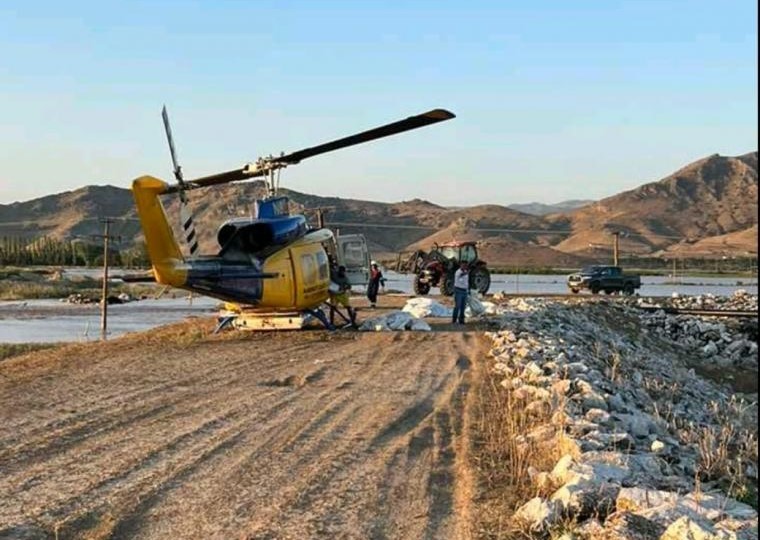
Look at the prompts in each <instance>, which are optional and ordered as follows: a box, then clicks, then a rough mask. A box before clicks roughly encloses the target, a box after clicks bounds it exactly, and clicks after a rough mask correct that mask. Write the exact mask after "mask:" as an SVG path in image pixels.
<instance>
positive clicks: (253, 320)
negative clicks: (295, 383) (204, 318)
mask: <svg viewBox="0 0 760 540" xmlns="http://www.w3.org/2000/svg"><path fill="white" fill-rule="evenodd" d="M325 309H326V310H327V311H328V313H329V316H328V315H326V314H325ZM336 315H337V318H339V319H340V320H342V322H341V321H338V322H337V324H336V321H335V319H336ZM313 320H317V321H319V323H320V324H322V326H324V327H325V328H326V329H327V330H338V329H344V328H357V325H356V312H355V311H353V310H349V309H348V308H346V309H345V310H344V309H341V308H339V307H338V306H334V305H332V304H330V303H329V302H328V303H326V304H325V306H324V309H323V307H322V306H320V307H318V308H316V309H307V310H304V311H289V312H283V311H267V310H261V309H257V308H247V307H242V306H234V305H229V304H228V305H227V308H226V309H223V310H221V311H220V312H219V316H218V317H217V321H218V322H217V326H216V328H215V329H214V333H215V334H216V333H218V332H221V331H222V330H224V329H225V328H234V329H236V330H249V331H268V330H301V329H302V328H305V327H306V326H307V325H308V324H309V323H310V322H312V321H313Z"/></svg>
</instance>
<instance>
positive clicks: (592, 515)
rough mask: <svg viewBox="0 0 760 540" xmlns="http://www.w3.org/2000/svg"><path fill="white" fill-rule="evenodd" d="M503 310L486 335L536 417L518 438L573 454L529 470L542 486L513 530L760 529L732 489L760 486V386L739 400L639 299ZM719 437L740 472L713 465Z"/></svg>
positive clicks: (632, 533)
mask: <svg viewBox="0 0 760 540" xmlns="http://www.w3.org/2000/svg"><path fill="white" fill-rule="evenodd" d="M505 307H506V311H505V312H504V315H503V323H502V329H501V330H500V331H498V332H490V333H488V336H489V337H490V339H491V340H492V342H493V348H492V350H491V355H492V356H493V358H494V364H493V370H494V371H495V372H496V373H497V375H498V376H499V377H500V378H501V385H502V386H503V387H505V388H506V389H508V391H509V392H511V395H512V397H513V398H514V399H516V400H518V403H519V407H520V410H523V411H524V414H528V415H533V416H535V418H536V420H535V422H534V428H533V429H532V431H530V432H529V433H525V434H524V435H523V436H521V437H520V440H518V441H517V442H518V444H519V445H521V446H522V447H523V448H526V449H528V450H527V452H528V453H530V452H532V451H538V449H544V450H547V449H548V451H551V450H552V449H555V450H556V449H558V448H560V449H562V453H563V454H564V455H562V456H561V458H560V459H559V460H558V461H557V462H556V463H555V465H554V466H553V467H551V468H550V469H548V470H543V471H540V470H535V469H531V471H530V475H531V481H532V482H533V484H534V486H535V490H536V493H537V494H538V495H539V496H537V497H535V498H533V499H532V500H529V501H526V502H525V504H523V505H522V506H521V507H520V508H519V509H518V510H517V511H516V513H515V515H514V516H513V523H514V524H515V526H517V527H519V528H520V529H521V530H523V531H524V532H526V533H528V534H530V535H532V536H534V537H547V538H548V537H550V535H551V537H553V538H557V537H559V534H562V535H563V536H562V538H563V539H565V540H568V539H573V538H575V539H579V538H583V539H595V538H600V539H608V540H611V539H621V540H622V539H650V538H651V539H663V540H674V539H749V538H752V539H755V538H757V537H758V536H757V512H756V511H755V510H754V509H753V508H752V507H751V506H749V505H748V504H744V503H742V502H739V501H737V500H735V499H732V498H730V497H727V496H726V495H725V491H726V490H727V489H728V488H727V486H729V487H730V486H736V485H738V484H740V483H749V484H752V483H754V484H755V485H756V483H757V426H756V422H757V394H754V395H752V396H749V399H747V396H739V397H737V395H735V394H733V393H732V392H731V391H730V389H727V388H724V387H721V386H719V385H717V384H715V383H713V382H711V381H709V380H706V379H704V378H702V377H700V376H698V375H697V374H696V373H695V372H694V370H693V369H689V366H688V363H687V361H686V360H687V359H685V358H684V356H683V353H682V352H680V351H679V350H678V347H677V346H676V345H677V344H676V343H674V342H668V343H666V342H665V340H663V339H662V338H660V337H659V336H656V335H653V334H650V333H649V332H648V331H647V329H646V328H645V327H643V325H642V324H641V320H640V317H641V313H640V311H639V310H637V309H635V308H633V307H630V306H623V305H619V304H618V305H615V304H607V303H593V304H584V305H577V304H576V305H568V304H565V303H563V302H561V301H542V300H514V301H508V302H507V304H506V306H505ZM722 442H725V443H726V444H727V446H726V448H729V449H730V450H729V452H731V455H730V458H731V459H732V460H733V461H732V467H733V470H734V473H733V474H734V475H735V476H734V477H733V479H729V478H727V477H724V474H723V473H722V472H721V470H720V466H719V465H717V464H716V461H717V460H720V459H721V458H722V454H721V451H722V449H723V446H722ZM742 444H744V445H745V446H746V448H745V449H744V451H743V452H742V451H737V452H734V451H735V450H736V449H737V448H738V447H740V446H741V445H742ZM753 445H754V450H753ZM734 454H735V455H734ZM710 460H713V462H712V463H711V462H710ZM710 467H714V470H712V469H710ZM734 482H736V483H734ZM557 531H561V532H560V533H559V534H558V533H557Z"/></svg>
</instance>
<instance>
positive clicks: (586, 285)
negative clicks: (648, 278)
mask: <svg viewBox="0 0 760 540" xmlns="http://www.w3.org/2000/svg"><path fill="white" fill-rule="evenodd" d="M567 286H568V287H569V288H570V290H571V291H572V292H574V293H578V292H580V290H581V289H588V290H590V291H591V292H592V293H594V294H599V292H600V291H604V292H605V293H607V294H612V293H615V292H621V291H622V293H623V294H625V295H632V294H633V293H634V291H635V290H636V289H638V288H639V287H641V278H640V277H639V276H636V275H633V274H626V273H624V272H623V270H622V269H621V268H620V267H619V266H588V267H586V268H584V269H583V270H581V271H580V272H578V273H577V274H572V275H570V276H568V277H567Z"/></svg>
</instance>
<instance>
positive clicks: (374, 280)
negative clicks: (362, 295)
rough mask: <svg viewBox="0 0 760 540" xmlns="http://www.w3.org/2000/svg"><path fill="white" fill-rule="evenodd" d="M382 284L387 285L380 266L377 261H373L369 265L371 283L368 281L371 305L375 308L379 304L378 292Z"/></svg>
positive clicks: (368, 295) (368, 294)
mask: <svg viewBox="0 0 760 540" xmlns="http://www.w3.org/2000/svg"><path fill="white" fill-rule="evenodd" d="M380 285H382V286H383V287H385V278H384V277H383V273H382V272H381V271H380V268H379V267H378V266H377V263H376V262H375V261H372V262H371V263H370V265H369V283H367V298H368V299H369V307H371V308H373V309H374V308H375V304H377V293H378V291H379V289H380Z"/></svg>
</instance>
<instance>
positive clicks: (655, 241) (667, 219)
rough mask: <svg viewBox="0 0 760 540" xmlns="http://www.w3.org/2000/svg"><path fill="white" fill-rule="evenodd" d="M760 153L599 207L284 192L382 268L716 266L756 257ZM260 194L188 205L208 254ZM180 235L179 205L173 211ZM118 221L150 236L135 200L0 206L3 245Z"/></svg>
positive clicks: (123, 195) (67, 197)
mask: <svg viewBox="0 0 760 540" xmlns="http://www.w3.org/2000/svg"><path fill="white" fill-rule="evenodd" d="M757 159H758V156H757V152H751V153H748V154H744V155H741V156H736V157H730V156H720V155H717V154H715V155H712V156H709V157H706V158H703V159H700V160H698V161H695V162H693V163H690V164H688V165H686V166H685V167H683V168H681V169H679V170H678V171H676V172H674V173H673V174H671V175H669V176H667V177H665V178H663V179H661V180H657V181H654V182H651V183H647V184H644V185H642V186H640V187H637V188H635V189H632V190H629V191H625V192H622V193H619V194H617V195H614V196H612V197H607V198H605V199H602V200H599V201H583V200H581V201H567V202H565V203H559V204H558V205H543V204H540V203H531V204H528V205H511V206H510V207H508V206H500V205H495V204H492V205H478V206H470V207H463V208H446V207H443V206H439V205H436V204H434V203H432V202H429V201H425V200H420V199H415V200H411V201H403V202H398V203H383V202H374V201H362V200H355V199H344V198H339V197H321V196H318V195H310V194H306V193H299V192H296V191H291V190H287V189H282V190H281V192H282V194H285V195H288V196H289V197H290V200H291V205H292V207H293V210H295V211H302V212H304V213H305V214H306V215H307V217H308V218H309V219H310V220H311V221H312V222H314V221H315V219H316V217H315V213H314V210H315V209H317V208H322V209H324V212H325V216H326V222H327V225H328V226H330V227H332V228H334V229H338V230H339V231H340V232H341V233H344V234H347V233H353V232H361V233H363V234H364V235H365V236H366V237H367V239H368V242H369V245H370V249H371V250H372V253H373V256H374V257H376V258H391V257H394V256H395V254H396V253H397V252H399V251H407V250H413V249H418V248H422V249H428V248H429V247H430V246H431V245H432V244H433V242H438V243H442V242H447V241H451V240H473V241H477V242H478V243H479V250H480V252H481V256H482V258H484V259H485V260H487V261H488V262H489V263H493V264H497V265H500V266H516V267H526V268H527V267H537V266H563V267H572V266H577V265H579V264H585V263H587V262H590V261H597V260H598V261H607V260H609V253H610V250H611V245H612V233H613V232H619V233H620V245H621V251H622V252H623V253H624V254H635V255H637V256H648V257H672V256H692V257H718V256H722V255H725V254H732V255H735V254H739V255H747V254H748V253H754V254H756V252H757V242H758V232H757V183H758V181H757V166H758V165H757ZM264 192H265V191H264V186H263V184H262V183H261V182H247V183H244V184H238V185H227V186H222V187H216V188H206V189H201V190H197V191H193V192H191V193H190V197H191V205H192V207H193V210H194V213H195V215H196V218H197V219H196V221H197V230H198V233H199V237H200V244H201V251H202V252H208V253H213V252H214V251H215V250H216V249H217V244H216V239H215V235H216V230H217V229H218V227H219V225H221V223H222V222H223V221H224V220H226V219H228V218H229V217H239V216H247V215H250V213H251V210H252V208H253V203H254V201H255V200H256V199H257V198H259V197H261V196H263V195H264ZM164 202H165V205H166V206H167V212H168V214H169V216H170V221H171V222H172V224H173V225H174V224H178V217H177V216H178V200H177V198H176V197H167V198H166V199H165V201H164ZM101 217H111V218H115V219H116V220H117V222H116V224H115V225H114V233H115V234H118V235H120V236H121V237H122V245H123V246H129V245H132V244H133V243H134V242H136V241H139V240H140V237H141V231H140V227H139V223H138V221H137V220H136V215H135V210H134V203H133V201H132V196H131V193H130V191H129V190H128V189H123V188H118V187H113V186H86V187H83V188H81V189H77V190H74V191H69V192H65V193H59V194H55V195H48V196H45V197H41V198H38V199H34V200H30V201H25V202H17V203H13V204H7V205H0V236H21V237H27V238H30V239H31V238H36V237H40V236H44V235H50V236H53V237H56V238H84V237H87V236H88V235H91V234H98V233H101V232H102V230H101V229H102V225H101V224H100V223H99V218H101Z"/></svg>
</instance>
